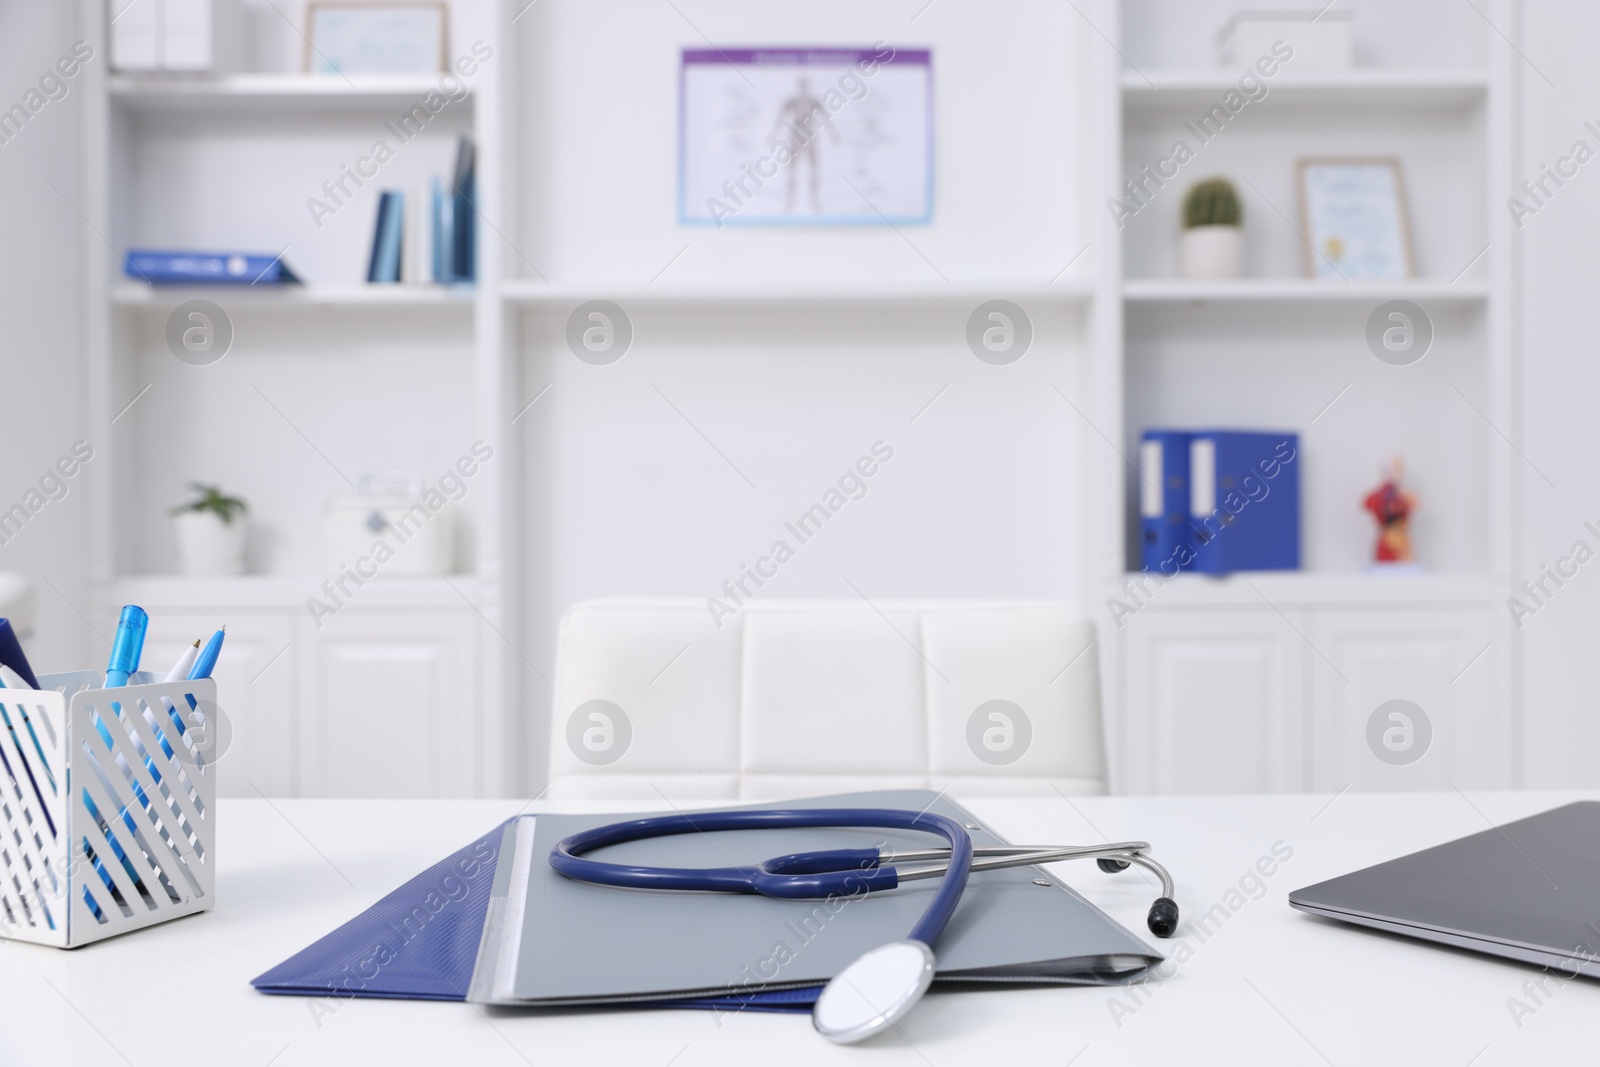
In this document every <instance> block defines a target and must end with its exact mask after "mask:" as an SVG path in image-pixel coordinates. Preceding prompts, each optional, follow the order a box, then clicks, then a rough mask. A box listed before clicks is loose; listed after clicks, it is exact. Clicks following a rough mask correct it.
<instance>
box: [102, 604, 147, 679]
mask: <svg viewBox="0 0 1600 1067" xmlns="http://www.w3.org/2000/svg"><path fill="white" fill-rule="evenodd" d="M149 627H150V616H148V615H146V614H145V613H144V609H143V608H141V607H140V606H139V605H137V604H129V605H128V606H127V607H125V608H123V609H122V617H121V618H120V619H118V620H117V636H116V637H115V638H114V639H113V640H112V642H111V662H110V663H109V664H108V665H107V666H106V688H107V689H116V688H118V687H120V686H124V685H127V684H128V676H129V675H130V674H132V673H133V672H134V671H136V670H138V669H139V657H140V656H142V655H143V654H144V634H145V631H146V630H147V629H149Z"/></svg>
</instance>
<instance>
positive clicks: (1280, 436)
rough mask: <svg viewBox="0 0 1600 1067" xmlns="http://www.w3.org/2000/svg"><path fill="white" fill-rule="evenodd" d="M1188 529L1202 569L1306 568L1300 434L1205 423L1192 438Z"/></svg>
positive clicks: (1206, 571)
mask: <svg viewBox="0 0 1600 1067" xmlns="http://www.w3.org/2000/svg"><path fill="white" fill-rule="evenodd" d="M1189 484H1190V494H1189V497H1190V499H1189V530H1190V536H1191V537H1192V538H1193V541H1192V547H1193V549H1194V553H1195V566H1194V569H1195V570H1197V571H1199V572H1201V573H1203V574H1231V573H1233V572H1234V571H1279V570H1291V571H1292V570H1299V569H1300V438H1299V435H1298V434H1294V433H1289V432H1287V431H1242V430H1203V431H1196V432H1195V434H1194V435H1193V437H1192V439H1191V440H1190V442H1189Z"/></svg>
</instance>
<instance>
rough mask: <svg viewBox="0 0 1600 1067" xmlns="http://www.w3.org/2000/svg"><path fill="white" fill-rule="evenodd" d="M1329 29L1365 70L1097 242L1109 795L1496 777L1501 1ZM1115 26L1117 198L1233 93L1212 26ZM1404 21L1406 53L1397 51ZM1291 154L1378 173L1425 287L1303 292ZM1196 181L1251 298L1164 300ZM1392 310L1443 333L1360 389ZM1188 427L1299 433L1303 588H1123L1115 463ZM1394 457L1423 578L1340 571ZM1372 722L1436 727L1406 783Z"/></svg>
mask: <svg viewBox="0 0 1600 1067" xmlns="http://www.w3.org/2000/svg"><path fill="white" fill-rule="evenodd" d="M1350 6H1351V7H1354V8H1355V25H1356V32H1357V41H1358V43H1357V53H1358V62H1359V63H1361V64H1363V65H1362V66H1359V67H1358V68H1357V69H1354V70H1350V71H1340V72H1308V71H1294V70H1293V69H1292V64H1288V63H1286V64H1285V65H1284V67H1283V69H1282V71H1281V73H1280V74H1279V75H1278V76H1276V77H1273V78H1270V79H1266V80H1265V83H1266V87H1267V89H1266V95H1265V96H1264V97H1261V98H1259V99H1256V100H1252V101H1251V102H1249V103H1248V104H1246V105H1245V107H1244V108H1243V110H1242V111H1240V112H1238V113H1237V114H1235V115H1234V116H1233V117H1232V119H1231V120H1230V121H1229V122H1228V123H1227V124H1226V127H1225V128H1224V129H1223V130H1222V131H1221V132H1220V133H1218V134H1217V135H1216V136H1215V137H1214V138H1213V139H1212V140H1211V141H1209V142H1205V143H1202V144H1201V145H1200V146H1199V151H1198V153H1197V155H1196V158H1195V159H1194V161H1192V162H1190V163H1189V164H1187V165H1186V166H1185V167H1184V168H1183V170H1182V172H1181V173H1180V175H1179V177H1177V178H1175V179H1173V180H1172V181H1170V182H1169V183H1168V184H1167V185H1166V186H1165V187H1163V188H1162V189H1160V190H1158V191H1157V193H1156V195H1155V196H1153V197H1151V198H1150V202H1149V203H1148V204H1147V205H1145V206H1143V207H1142V208H1141V210H1140V211H1139V212H1138V213H1137V214H1136V215H1134V217H1132V218H1130V219H1128V220H1126V227H1125V228H1124V229H1122V230H1118V229H1117V228H1116V227H1115V226H1113V225H1108V227H1107V231H1108V232H1107V235H1106V236H1107V239H1108V240H1109V241H1110V242H1112V243H1113V244H1114V246H1115V247H1116V248H1117V250H1118V255H1116V256H1113V257H1110V261H1107V262H1103V263H1102V264H1101V266H1102V268H1103V270H1104V271H1105V274H1106V277H1105V278H1104V279H1103V282H1102V284H1103V286H1104V287H1105V289H1106V290H1107V291H1111V292H1115V293H1116V294H1117V296H1118V298H1119V299H1120V302H1121V304H1122V311H1121V316H1120V319H1121V323H1122V328H1121V329H1120V330H1118V331H1116V332H1115V334H1114V335H1113V336H1111V337H1109V338H1106V339H1105V347H1104V348H1103V349H1102V350H1101V351H1099V352H1097V361H1098V370H1099V374H1100V376H1101V377H1102V378H1103V379H1104V380H1105V381H1106V382H1107V383H1108V384H1107V386H1106V387H1105V391H1106V398H1105V402H1106V406H1105V408H1104V409H1103V410H1102V412H1101V414H1102V416H1103V418H1104V419H1105V420H1106V421H1105V423H1104V425H1105V426H1106V427H1107V428H1108V429H1107V433H1108V434H1109V435H1111V436H1112V437H1114V438H1116V439H1118V440H1120V442H1121V449H1120V451H1121V453H1122V455H1118V456H1109V457H1108V458H1107V465H1106V469H1105V475H1104V477H1105V481H1106V482H1107V483H1108V484H1109V485H1110V486H1111V488H1110V490H1109V492H1108V494H1107V497H1106V498H1105V503H1106V510H1107V512H1108V515H1109V518H1108V521H1107V523H1106V524H1105V525H1104V527H1103V528H1102V536H1103V542H1102V544H1103V552H1102V553H1101V555H1100V556H1099V558H1100V559H1101V561H1102V563H1103V565H1104V567H1105V570H1104V571H1103V572H1102V579H1103V589H1104V597H1103V599H1104V602H1105V607H1106V609H1107V611H1108V612H1109V613H1110V621H1109V624H1108V625H1106V626H1105V627H1104V629H1103V631H1102V632H1103V633H1104V634H1106V635H1107V636H1108V637H1109V639H1110V640H1109V641H1108V653H1109V655H1108V660H1109V663H1110V664H1111V668H1110V669H1109V670H1108V674H1107V677H1108V679H1109V682H1108V685H1109V686H1110V688H1111V689H1112V690H1113V695H1112V697H1111V699H1110V704H1111V706H1112V707H1114V708H1115V709H1116V714H1117V722H1116V724H1115V726H1114V727H1113V729H1112V736H1113V737H1114V738H1116V740H1117V742H1118V743H1117V744H1116V746H1115V747H1116V748H1117V749H1118V752H1117V758H1116V762H1117V764H1118V766H1117V784H1118V786H1119V787H1120V788H1122V789H1127V790H1131V791H1136V792H1144V791H1157V792H1183V791H1200V792H1234V791H1246V792H1248V791H1258V790H1267V789H1290V790H1293V789H1308V788H1310V789H1321V790H1329V791H1334V790H1338V789H1341V788H1343V787H1345V786H1347V785H1354V786H1355V787H1357V788H1384V789H1415V788H1448V786H1449V783H1455V784H1459V785H1461V787H1462V788H1466V787H1467V785H1466V783H1468V782H1470V783H1472V785H1474V786H1477V787H1480V788H1484V787H1491V788H1493V787H1501V788H1503V787H1506V786H1510V785H1512V784H1514V782H1515V772H1514V768H1515V767H1516V766H1517V758H1516V738H1517V735H1518V726H1517V723H1518V714H1519V713H1518V709H1517V706H1516V703H1515V689H1514V686H1513V680H1514V676H1515V672H1516V670H1517V663H1516V657H1515V647H1514V643H1513V642H1512V641H1511V640H1510V639H1509V637H1510V635H1509V624H1508V623H1507V621H1506V613H1505V611H1504V608H1503V605H1504V602H1505V599H1506V597H1507V596H1508V595H1510V592H1511V589H1510V586H1511V579H1510V574H1511V564H1512V559H1513V555H1512V551H1511V545H1512V530H1513V524H1512V521H1511V520H1512V507H1513V501H1514V500H1515V499H1516V496H1517V492H1518V489H1517V486H1518V478H1519V471H1518V469H1517V466H1516V464H1515V463H1514V462H1513V460H1514V453H1512V451H1511V448H1510V447H1509V444H1508V442H1509V440H1511V439H1512V438H1511V435H1513V434H1514V433H1515V429H1514V424H1513V419H1512V408H1511V397H1512V395H1513V389H1512V383H1513V382H1514V381H1515V379H1516V369H1515V364H1514V358H1513V350H1512V345H1511V341H1510V338H1511V333H1510V325H1509V323H1510V313H1509V303H1510V297H1511V292H1512V288H1511V279H1512V274H1511V271H1512V265H1511V263H1510V256H1509V255H1508V254H1507V250H1509V249H1510V247H1511V246H1512V243H1513V242H1512V241H1510V240H1509V239H1508V238H1509V232H1508V229H1507V223H1506V212H1505V210H1504V207H1503V204H1504V201H1505V198H1506V196H1507V195H1508V189H1509V187H1510V185H1511V175H1510V172H1509V167H1510V162H1509V161H1510V160H1511V159H1513V158H1514V154H1513V153H1512V152H1511V151H1509V150H1508V146H1509V145H1510V143H1511V140H1512V136H1513V130H1512V128H1511V123H1510V115H1511V114H1512V111H1511V103H1510V102H1511V99H1512V86H1513V80H1514V71H1513V62H1514V53H1513V45H1512V44H1511V42H1510V40H1509V39H1508V37H1507V36H1506V34H1508V33H1514V29H1513V28H1514V26H1515V17H1514V16H1515V13H1516V5H1515V4H1514V3H1511V2H1500V3H1494V4H1490V5H1487V6H1486V7H1485V8H1484V9H1482V10H1480V11H1472V10H1468V11H1466V12H1465V13H1464V15H1463V17H1459V18H1458V17H1457V15H1458V14H1461V13H1460V12H1456V11H1454V10H1453V9H1451V8H1449V6H1448V5H1445V4H1436V3H1426V2H1419V3H1414V4H1407V5H1380V4H1371V3H1361V2H1356V3H1353V4H1351V5H1350ZM1118 7H1119V13H1118V16H1117V23H1118V36H1117V37H1116V39H1115V40H1114V42H1113V47H1114V48H1115V49H1116V50H1117V51H1118V52H1119V53H1120V54H1121V55H1122V56H1123V57H1125V59H1126V61H1125V62H1123V63H1121V64H1120V69H1119V70H1118V71H1117V73H1116V74H1115V75H1114V85H1115V87H1114V88H1113V89H1112V90H1110V91H1109V92H1107V94H1106V100H1107V109H1108V111H1109V112H1111V115H1110V116H1109V117H1108V120H1107V121H1108V125H1110V126H1111V127H1112V129H1113V130H1114V131H1115V133H1114V135H1113V137H1112V142H1113V143H1112V144H1111V145H1110V146H1109V147H1108V148H1107V151H1108V154H1109V156H1110V158H1111V160H1113V161H1114V162H1113V164H1112V165H1111V166H1110V167H1108V168H1107V169H1106V171H1105V172H1103V173H1105V176H1106V188H1107V190H1108V194H1109V195H1110V196H1121V195H1122V193H1121V192H1120V186H1121V184H1122V181H1123V179H1124V178H1125V177H1128V176H1131V175H1137V174H1138V172H1139V169H1140V164H1141V163H1146V162H1150V161H1151V160H1152V159H1153V158H1155V156H1154V155H1152V153H1157V154H1164V150H1167V149H1168V148H1169V147H1170V145H1171V143H1172V141H1173V140H1174V139H1175V138H1179V137H1184V138H1186V139H1188V140H1190V141H1191V142H1192V141H1193V140H1194V138H1193V136H1192V134H1191V133H1189V131H1188V128H1187V127H1185V126H1184V121H1185V120H1186V119H1192V118H1193V117H1194V116H1196V115H1199V114H1202V113H1204V112H1206V111H1207V110H1208V109H1209V108H1211V107H1212V106H1213V105H1215V104H1216V103H1218V101H1219V100H1220V99H1221V98H1222V96H1223V95H1224V94H1225V93H1227V92H1228V91H1230V90H1233V89H1236V88H1237V87H1238V80H1239V72H1238V71H1230V70H1206V69H1204V64H1205V63H1206V62H1207V61H1208V60H1210V58H1211V57H1210V55H1209V54H1208V53H1209V47H1208V45H1209V42H1210V40H1211V36H1210V31H1211V30H1214V29H1215V27H1216V26H1220V25H1221V24H1222V22H1223V21H1225V19H1226V18H1227V17H1228V15H1229V14H1230V13H1231V12H1232V10H1233V9H1232V8H1231V7H1229V6H1228V5H1226V4H1221V3H1205V4H1193V3H1179V2H1178V0H1125V2H1124V3H1122V4H1119V5H1118ZM1422 24H1426V25H1427V26H1428V27H1430V32H1429V34H1428V40H1427V41H1426V42H1421V41H1418V40H1409V41H1408V42H1407V47H1406V48H1404V49H1396V48H1395V45H1394V42H1395V41H1397V40H1398V39H1399V36H1397V35H1403V34H1405V33H1408V32H1409V28H1415V27H1417V26H1419V25H1422ZM1502 28H1504V29H1502ZM1391 49H1393V51H1391ZM1313 154H1316V155H1358V154H1371V155H1394V156H1398V157H1399V158H1400V160H1401V164H1402V168H1403V171H1404V174H1405V180H1406V182H1407V184H1408V193H1409V200H1410V203H1411V216H1412V218H1411V225H1412V239H1413V245H1414V249H1415V254H1416V259H1417V262H1418V269H1419V272H1420V274H1421V276H1420V277H1417V278H1412V279H1408V280H1404V281H1400V282H1393V283H1387V282H1367V281H1357V282H1349V283H1331V284H1330V283H1328V282H1325V281H1315V280H1310V279H1307V278H1306V277H1304V271H1303V269H1302V268H1301V262H1300V261H1301V258H1302V252H1303V249H1302V245H1303V238H1302V237H1301V235H1300V233H1299V231H1298V224H1297V223H1296V222H1295V221H1294V220H1295V219H1296V218H1297V217H1298V206H1297V204H1298V201H1297V193H1296V191H1295V189H1294V187H1293V178H1292V175H1293V168H1294V163H1295V160H1296V158H1297V157H1299V156H1304V155H1313ZM1213 174H1221V175H1225V176H1227V177H1230V178H1231V179H1233V181H1234V183H1235V185H1236V187H1238V188H1239V190H1240V195H1241V200H1242V201H1243V205H1244V211H1245V220H1246V234H1247V267H1246V275H1247V276H1246V277H1245V278H1242V279H1240V280H1238V281H1230V282H1192V281H1187V280H1184V279H1181V278H1177V277H1174V276H1173V275H1174V274H1175V266H1176V264H1175V255H1174V254H1173V250H1174V249H1175V247H1176V241H1177V234H1178V223H1177V218H1178V214H1179V210H1180V205H1181V201H1182V197H1183V194H1184V191H1185V190H1186V189H1187V187H1188V186H1189V185H1190V184H1192V183H1193V182H1194V181H1197V180H1199V179H1201V178H1205V177H1209V176H1211V175H1213ZM1446 203H1448V207H1446ZM1394 299H1405V300H1410V301H1413V302H1415V303H1416V304H1418V305H1419V306H1421V307H1422V308H1423V309H1424V311H1425V312H1426V313H1427V314H1428V315H1429V316H1430V318H1432V320H1433V322H1434V326H1435V328H1436V340H1435V344H1434V349H1433V350H1432V351H1431V352H1430V354H1429V355H1428V356H1427V357H1426V358H1425V359H1424V360H1423V361H1421V362H1420V363H1418V364H1415V365H1414V366H1412V367H1390V366H1387V365H1383V364H1380V363H1379V361H1378V360H1376V359H1375V358H1374V357H1373V356H1372V354H1371V353H1370V352H1369V351H1368V350H1367V348H1366V344H1365V341H1364V337H1363V328H1364V325H1365V321H1366V318H1367V316H1368V315H1369V314H1370V313H1371V311H1372V310H1373V309H1374V308H1376V307H1377V306H1378V305H1379V304H1381V303H1383V302H1385V301H1387V300H1394ZM1206 424H1210V425H1235V426H1262V427H1277V428H1283V429H1286V430H1293V431H1295V432H1297V433H1298V434H1299V435H1300V439H1301V452H1302V468H1301V472H1300V478H1301V493H1302V500H1303V507H1302V525H1303V528H1304V534H1303V556H1304V566H1305V568H1306V569H1305V570H1304V571H1301V572H1297V573H1293V574H1270V573H1261V574H1242V575H1235V576H1232V577H1230V578H1227V579H1223V580H1215V579H1209V578H1205V577H1202V576H1197V575H1182V576H1180V577H1179V578H1177V579H1176V580H1173V581H1170V582H1166V583H1156V582H1154V581H1152V580H1150V579H1148V578H1146V577H1145V576H1143V575H1141V574H1139V573H1138V572H1137V568H1138V567H1139V554H1138V544H1137V537H1136V535H1137V530H1138V517H1137V498H1136V493H1135V491H1134V490H1135V488H1136V477H1137V475H1136V474H1135V472H1134V471H1133V469H1132V467H1131V465H1130V464H1129V463H1127V462H1125V460H1124V459H1123V458H1122V456H1132V457H1136V456H1137V455H1138V451H1137V449H1138V440H1139V434H1140V432H1141V431H1142V429H1143V428H1144V427H1145V426H1150V425H1155V426H1161V425H1171V426H1183V425H1206ZM1111 426H1115V427H1116V428H1117V429H1116V430H1114V431H1113V430H1111V429H1109V427H1111ZM1393 452H1400V453H1403V454H1405V455H1406V457H1407V459H1408V461H1409V463H1408V468H1409V475H1410V481H1411V484H1412V486H1413V488H1414V489H1415V490H1416V491H1417V492H1418V493H1419V496H1420V498H1421V508H1420V511H1419V514H1418V517H1417V520H1416V524H1415V527H1416V532H1417V537H1418V542H1419V555H1420V557H1421V558H1422V559H1423V560H1425V561H1427V562H1428V564H1429V567H1430V569H1429V570H1428V571H1427V572H1424V573H1417V574H1405V575H1398V576H1396V575H1387V574H1373V573H1370V572H1367V571H1366V570H1365V569H1364V567H1363V559H1362V556H1363V555H1364V554H1365V552H1366V551H1367V550H1368V549H1367V546H1366V544H1365V543H1364V542H1367V539H1369V538H1371V537H1373V536H1374V533H1373V528H1372V525H1371V520H1370V517H1368V516H1366V515H1365V513H1364V512H1362V511H1361V509H1360V506H1359V505H1360V497H1361V495H1363V494H1364V492H1365V491H1366V490H1368V489H1370V488H1371V486H1372V485H1374V484H1375V483H1376V482H1377V476H1378V465H1379V463H1380V462H1381V461H1382V460H1383V459H1385V458H1387V456H1388V455H1389V454H1391V453H1393ZM1102 618H1103V619H1104V618H1107V616H1106V615H1104V614H1103V615H1102ZM1395 698H1403V699H1408V700H1412V701H1414V702H1416V703H1417V704H1418V705H1420V706H1421V707H1423V708H1424V710H1425V712H1426V713H1427V714H1429V715H1430V717H1431V721H1432V723H1433V724H1434V728H1435V730H1436V731H1437V733H1436V735H1435V741H1434V745H1435V748H1434V750H1433V751H1432V752H1431V753H1430V754H1429V755H1428V756H1427V757H1426V761H1425V762H1423V763H1419V764H1416V765H1414V766H1412V767H1390V766H1387V765H1382V764H1379V763H1378V761H1376V760H1369V759H1364V758H1361V757H1362V756H1364V747H1365V745H1364V742H1361V741H1360V737H1361V736H1362V731H1364V729H1365V727H1366V721H1367V717H1368V716H1369V715H1370V714H1371V713H1372V712H1373V711H1374V710H1375V709H1376V708H1377V706H1378V705H1379V704H1380V703H1382V702H1383V701H1385V700H1388V699H1395ZM1352 739H1354V740H1352ZM1174 754H1181V755H1174Z"/></svg>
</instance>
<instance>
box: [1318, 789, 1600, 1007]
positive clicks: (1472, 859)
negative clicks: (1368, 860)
mask: <svg viewBox="0 0 1600 1067" xmlns="http://www.w3.org/2000/svg"><path fill="white" fill-rule="evenodd" d="M1289 904H1290V905H1291V906H1292V907H1295V908H1298V909H1300V910H1301V911H1305V912H1310V913H1312V914H1316V915H1323V916H1326V917H1328V918H1332V919H1339V920H1342V921H1345V922H1351V923H1357V924H1360V925H1364V926H1373V927H1377V928H1379V929H1383V930H1388V931H1390V932H1393V933H1399V934H1405V935H1407V936H1411V937H1417V938H1422V939H1425V940H1429V941H1438V942H1442V943H1445V944H1450V945H1456V946H1458V947H1461V948H1469V949H1474V950H1476V951H1480V952H1486V953H1490V954H1492V955H1497V956H1506V957H1510V958H1512V959H1519V960H1524V961H1528V962H1534V963H1542V964H1546V965H1561V966H1563V967H1564V968H1565V969H1566V970H1567V971H1568V972H1569V973H1578V972H1579V971H1582V972H1585V973H1589V974H1594V975H1597V976H1600V965H1597V963H1596V961H1597V960H1600V801H1592V800H1586V801H1579V802H1577V803H1575V804H1568V805H1566V806H1565V807H1561V808H1556V809H1554V810H1553V811H1547V812H1543V813H1541V814H1539V815H1533V816H1530V817H1529V818H1526V819H1520V820H1518V821H1516V822H1512V823H1507V824H1506V825H1504V826H1499V827H1495V828H1494V829H1491V830H1485V831H1483V832H1482V833H1477V834H1473V835H1471V836H1470V837H1463V838H1460V839H1459V840H1456V841H1450V842H1448V843H1446V844H1443V845H1439V846H1437V847H1435V848H1430V849H1424V850H1423V851H1421V852H1414V853H1412V854H1411V855H1409V856H1402V857H1400V858H1399V859H1395V860H1390V861H1389V862H1387V863H1380V864H1377V865H1376V866H1373V867H1367V868H1365V869H1364V870H1359V871H1355V872H1354V873H1352V874H1347V875H1343V876H1342V877H1339V878H1331V879H1329V880H1328V881H1326V882H1319V883H1317V884H1316V885H1310V886H1306V887H1305V888H1303V889H1297V890H1295V891H1293V892H1292V893H1290V894H1289Z"/></svg>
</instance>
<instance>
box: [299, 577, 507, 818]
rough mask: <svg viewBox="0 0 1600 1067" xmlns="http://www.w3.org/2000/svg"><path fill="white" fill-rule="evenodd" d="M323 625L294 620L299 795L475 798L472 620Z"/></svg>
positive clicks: (402, 617)
mask: <svg viewBox="0 0 1600 1067" xmlns="http://www.w3.org/2000/svg"><path fill="white" fill-rule="evenodd" d="M321 621H322V626H321V627H320V628H319V627H318V626H317V625H316V624H315V623H314V622H312V620H311V619H309V618H306V617H304V616H302V617H301V620H300V644H301V654H302V656H303V657H304V659H303V664H304V667H303V671H302V674H303V684H302V689H301V707H302V708H304V709H305V717H304V719H303V720H302V724H301V725H302V730H301V743H300V751H301V777H300V795H302V796H313V797H317V796H321V797H448V796H475V795H477V794H478V792H479V781H480V777H481V776H480V774H479V773H478V771H479V766H478V764H479V762H480V760H479V748H480V740H481V738H482V737H483V723H482V715H483V710H482V708H480V707H479V706H478V698H477V691H478V685H477V671H478V667H477V659H476V654H475V648H476V641H475V639H474V636H475V620H474V618H473V617H472V615H470V614H469V613H467V612H464V611H455V612H450V611H435V612H431V613H428V614H378V613H374V612H368V613H362V612H358V611H355V610H353V609H352V608H346V609H345V610H343V611H341V612H339V613H338V614H337V615H334V616H332V617H331V618H324V619H323V620H321Z"/></svg>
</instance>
